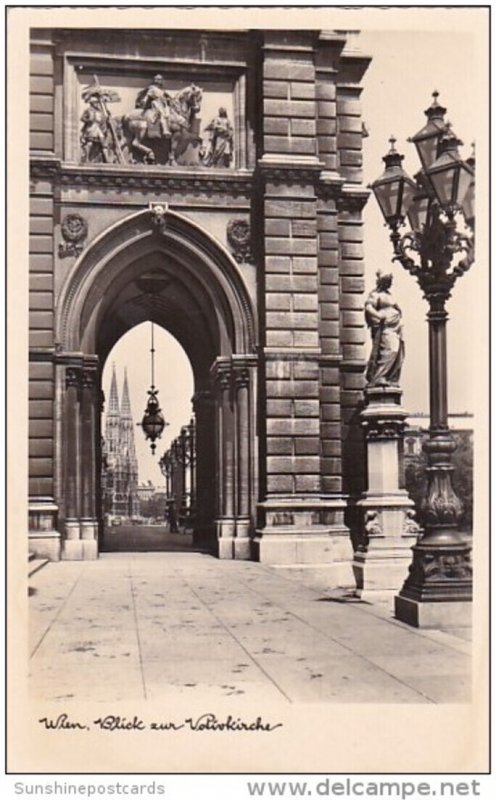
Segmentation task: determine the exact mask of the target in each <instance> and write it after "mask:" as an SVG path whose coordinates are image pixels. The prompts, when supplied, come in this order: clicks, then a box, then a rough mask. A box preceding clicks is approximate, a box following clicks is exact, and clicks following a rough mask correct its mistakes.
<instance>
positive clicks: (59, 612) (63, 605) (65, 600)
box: [29, 567, 84, 659]
mask: <svg viewBox="0 0 496 800" xmlns="http://www.w3.org/2000/svg"><path fill="white" fill-rule="evenodd" d="M83 572H84V567H81V570H80V572H79V574H78V576H77V578H76V579H75V581H74V583H73V585H72V586H71V588H70V589H69V591H68V593H67V595H66V597H65V599H64V600H63V602H62V604H61V605H60V607H59V610H58V611H57V613H56V614H55V616H54V617H52V619H51V621H50V623H49V624H48V626H47V628H46V630H45V632H44V633H43V635H42V636H41V638H40V639H39V641H38V643H37V644H36V646H35V647H34V649H33V650H32V651H31V653H30V655H29V658H30V659H31V658H33V657H34V656H35V655H36V653H37V652H38V650H39V649H40V647H41V645H42V644H43V642H44V640H45V638H46V636H47V635H48V633H49V632H50V630H51V629H52V628H53V626H54V625H55V623H56V622H57V620H58V618H59V617H60V615H61V614H62V612H63V611H64V609H65V607H66V606H67V603H68V602H69V598H70V597H71V595H72V594H73V592H74V591H75V589H76V586H77V585H78V583H79V581H80V580H81V577H82V575H83Z"/></svg>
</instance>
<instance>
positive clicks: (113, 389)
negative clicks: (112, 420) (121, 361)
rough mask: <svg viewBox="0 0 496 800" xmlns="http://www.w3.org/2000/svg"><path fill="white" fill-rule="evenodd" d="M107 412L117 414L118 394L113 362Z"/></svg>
mask: <svg viewBox="0 0 496 800" xmlns="http://www.w3.org/2000/svg"><path fill="white" fill-rule="evenodd" d="M107 413H108V414H116V415H118V414H119V394H118V392H117V378H116V377H115V364H112V382H111V384H110V400H109V407H108V412H107Z"/></svg>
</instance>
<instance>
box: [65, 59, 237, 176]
mask: <svg viewBox="0 0 496 800" xmlns="http://www.w3.org/2000/svg"><path fill="white" fill-rule="evenodd" d="M82 99H83V101H84V102H85V103H86V104H87V106H86V108H85V110H84V112H83V114H82V115H81V119H80V121H81V124H82V127H81V131H80V144H81V162H82V163H83V164H85V163H107V164H151V165H154V164H161V165H168V166H186V167H215V168H218V167H221V168H225V167H230V166H231V165H232V161H233V153H234V128H233V125H232V123H231V121H230V120H229V117H228V114H227V110H226V109H225V108H223V107H221V108H219V110H218V113H217V115H216V116H215V117H214V118H213V119H212V120H211V121H210V122H209V123H208V125H207V126H206V127H205V128H204V134H205V140H204V137H203V136H202V135H201V133H200V117H199V114H200V112H201V105H202V99H203V90H202V89H201V88H200V87H199V86H197V85H196V84H195V83H191V84H189V85H188V86H185V87H184V88H182V89H180V90H179V91H177V92H175V93H171V92H170V91H168V90H167V88H166V82H165V78H164V76H163V75H160V74H157V75H155V76H154V77H153V79H152V80H151V81H150V83H149V84H148V85H147V86H145V87H143V88H142V89H141V90H140V91H139V92H138V94H137V96H136V100H135V107H134V108H133V109H130V110H129V111H127V112H126V113H124V114H121V115H120V116H119V115H113V114H112V104H113V103H117V102H120V97H119V95H118V94H117V93H116V92H115V91H114V90H112V89H108V88H105V87H103V86H101V84H100V82H99V80H98V77H97V76H96V75H95V76H94V77H93V82H92V83H91V84H90V85H89V86H86V87H85V89H84V90H83V92H82Z"/></svg>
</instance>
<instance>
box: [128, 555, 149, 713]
mask: <svg viewBox="0 0 496 800" xmlns="http://www.w3.org/2000/svg"><path fill="white" fill-rule="evenodd" d="M133 560H134V559H131V560H130V563H129V566H128V577H129V584H130V588H131V599H132V602H133V616H134V624H135V626H136V639H137V642H138V660H139V666H140V675H141V685H142V687H143V695H144V698H145V700H147V699H148V696H147V692H146V682H145V673H144V669H143V653H142V649H141V638H140V631H139V625H138V613H137V609H136V597H135V593H134V584H133V574H132V564H133Z"/></svg>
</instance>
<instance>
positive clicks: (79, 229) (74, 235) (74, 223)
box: [59, 214, 88, 258]
mask: <svg viewBox="0 0 496 800" xmlns="http://www.w3.org/2000/svg"><path fill="white" fill-rule="evenodd" d="M60 232H61V234H62V237H63V239H64V241H63V242H61V243H60V244H59V258H65V257H66V256H79V255H80V254H81V253H82V252H83V248H84V240H85V239H86V237H87V236H88V223H87V222H86V220H85V219H84V217H82V216H81V214H67V216H66V217H64V219H63V220H62V224H61V226H60Z"/></svg>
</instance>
